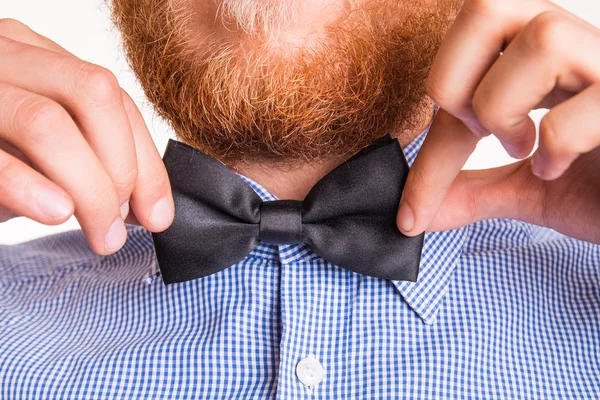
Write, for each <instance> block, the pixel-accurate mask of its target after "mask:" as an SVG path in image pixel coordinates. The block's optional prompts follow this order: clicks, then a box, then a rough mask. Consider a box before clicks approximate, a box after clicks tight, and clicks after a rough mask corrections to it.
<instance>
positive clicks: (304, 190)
mask: <svg viewBox="0 0 600 400" xmlns="http://www.w3.org/2000/svg"><path fill="white" fill-rule="evenodd" d="M432 118H433V109H432V110H431V112H429V113H428V114H427V116H426V117H425V118H424V119H423V122H422V123H421V124H419V126H418V128H416V129H414V130H412V131H410V132H399V133H392V137H395V138H397V139H398V141H399V143H400V146H402V148H404V147H405V146H406V145H407V144H409V143H410V142H411V141H412V140H413V139H415V138H416V137H417V136H418V135H419V134H420V133H421V132H423V131H424V130H425V129H426V128H427V126H428V125H429V124H430V123H431V120H432ZM345 160H346V158H332V159H327V160H324V161H322V162H319V163H313V164H302V165H296V166H293V167H292V166H290V167H281V166H274V165H270V164H268V163H255V164H254V163H253V164H244V165H238V166H237V167H236V171H237V172H239V173H241V174H242V175H244V176H246V177H248V178H250V179H252V180H254V181H255V182H258V183H259V184H261V185H262V186H263V187H264V188H265V189H267V190H268V191H269V192H271V193H273V194H274V195H275V196H277V198H278V199H281V200H284V199H286V200H302V199H304V197H306V195H307V194H308V192H309V191H310V189H311V188H312V187H313V186H314V185H315V184H316V183H317V182H318V181H319V180H320V179H321V178H323V177H324V176H325V175H327V174H328V173H329V172H331V171H332V170H333V169H334V168H335V167H337V166H338V165H340V164H341V163H343V162H344V161H345Z"/></svg>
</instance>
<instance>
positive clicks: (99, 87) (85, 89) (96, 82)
mask: <svg viewBox="0 0 600 400" xmlns="http://www.w3.org/2000/svg"><path fill="white" fill-rule="evenodd" d="M78 87H79V90H80V92H81V94H82V95H84V96H85V97H87V98H89V99H90V100H92V101H93V102H94V103H96V104H97V105H100V106H106V105H111V104H113V103H115V102H117V101H119V100H121V87H120V86H119V82H118V81H117V78H116V77H115V75H114V74H113V73H112V72H111V71H109V70H108V69H106V68H104V67H101V66H99V65H95V64H90V63H84V64H83V66H82V67H81V71H80V74H79V80H78Z"/></svg>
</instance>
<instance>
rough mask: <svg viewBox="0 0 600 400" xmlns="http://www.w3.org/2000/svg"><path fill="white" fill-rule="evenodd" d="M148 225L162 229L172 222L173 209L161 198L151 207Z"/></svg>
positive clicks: (164, 198)
mask: <svg viewBox="0 0 600 400" xmlns="http://www.w3.org/2000/svg"><path fill="white" fill-rule="evenodd" d="M149 220H150V223H151V224H152V226H154V227H156V228H164V227H166V226H167V225H169V224H170V223H171V221H172V220H173V209H172V208H171V204H169V200H167V198H166V197H163V198H162V199H160V200H159V201H157V202H156V203H155V204H154V206H152V211H151V212H150V218H149Z"/></svg>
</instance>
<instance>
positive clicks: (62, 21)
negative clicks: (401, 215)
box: [0, 0, 600, 244]
mask: <svg viewBox="0 0 600 400" xmlns="http://www.w3.org/2000/svg"><path fill="white" fill-rule="evenodd" d="M105 1H111V0H87V1H86V0H0V18H15V19H18V20H20V21H22V22H24V23H25V24H27V25H29V26H30V27H31V28H32V29H33V30H35V31H37V32H38V33H40V34H42V35H44V36H47V37H49V38H50V39H52V40H54V41H55V42H57V43H58V44H60V45H61V46H63V47H64V48H66V49H67V50H68V51H70V52H72V53H73V54H75V55H77V56H78V57H80V58H82V59H84V60H87V61H90V62H92V63H95V64H98V65H102V66H104V67H106V68H108V69H110V70H111V71H113V72H114V74H115V75H116V76H117V78H118V80H119V82H120V84H121V87H123V88H124V89H125V90H126V91H127V92H128V93H129V94H130V95H131V96H132V97H133V98H134V100H135V101H136V102H137V104H138V107H139V108H140V109H141V110H142V113H143V115H144V118H145V120H146V123H147V124H148V127H149V128H150V132H151V133H152V135H153V138H154V141H155V143H156V145H157V147H158V148H159V150H160V152H161V154H162V153H163V152H164V148H165V146H166V143H167V141H168V139H169V138H170V137H174V135H173V133H172V131H171V130H170V128H169V127H168V125H167V124H166V123H165V122H164V121H162V120H161V119H160V118H159V117H158V116H156V115H155V114H154V112H153V110H152V108H151V106H150V104H149V103H148V101H147V100H146V99H145V97H144V95H143V93H142V91H141V89H140V87H139V85H138V84H137V82H136V80H135V77H134V76H133V74H132V73H131V71H130V70H129V67H128V66H127V63H126V61H125V57H124V55H123V53H122V49H121V45H120V41H119V36H118V33H117V31H116V28H114V27H113V26H112V24H111V22H110V16H109V6H108V3H105ZM498 1H502V0H498ZM523 1H527V0H523ZM555 3H557V4H559V5H561V6H562V7H564V8H566V9H568V10H569V11H571V12H574V13H575V14H577V15H579V16H580V17H582V18H584V19H587V20H588V21H590V22H591V23H593V24H595V25H596V26H599V27H600V3H598V0H557V1H555ZM573 45H574V46H576V45H577V44H576V43H574V44H573ZM0 62H1V60H0ZM599 111H600V110H599ZM541 115H543V112H537V113H535V115H534V116H535V118H536V119H538V120H539V118H540V116H541ZM511 161H512V159H511V158H510V157H509V156H508V155H507V154H506V153H505V152H504V150H503V149H502V147H500V146H499V143H498V141H497V140H496V139H495V138H493V137H490V138H486V139H484V140H482V141H481V142H480V144H479V146H478V148H477V150H476V152H475V153H474V154H473V155H472V156H471V158H470V159H469V161H468V162H467V165H466V166H465V168H468V169H480V168H487V167H493V166H498V165H503V164H507V163H510V162H511ZM78 228H79V225H78V224H77V220H76V219H75V218H74V217H71V219H70V220H68V221H67V222H65V223H64V224H62V225H59V226H48V225H43V224H39V223H37V222H34V221H31V220H28V219H26V218H24V217H18V218H13V219H12V220H10V221H7V222H4V223H0V244H14V243H20V242H23V241H27V240H31V239H33V238H36V237H40V236H44V235H50V234H53V233H57V232H61V231H66V230H71V229H78Z"/></svg>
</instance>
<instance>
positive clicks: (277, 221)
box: [258, 200, 304, 244]
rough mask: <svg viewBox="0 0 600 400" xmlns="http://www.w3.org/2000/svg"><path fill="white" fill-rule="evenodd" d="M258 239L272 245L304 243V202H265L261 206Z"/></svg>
mask: <svg viewBox="0 0 600 400" xmlns="http://www.w3.org/2000/svg"><path fill="white" fill-rule="evenodd" d="M258 239H259V240H261V241H263V242H265V243H272V244H296V243H302V242H303V241H304V236H303V235H302V201H300V200H273V201H264V202H263V203H262V204H261V206H260V222H259V233H258Z"/></svg>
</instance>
